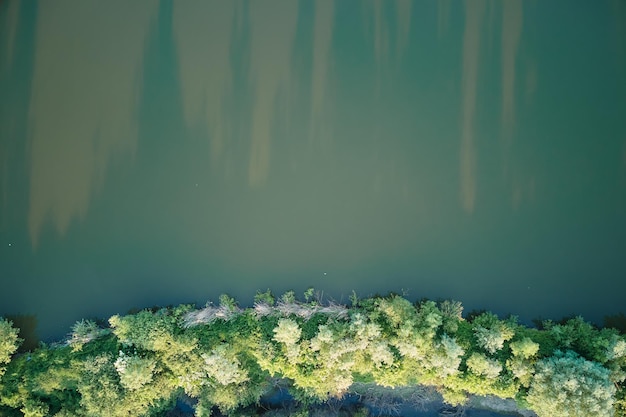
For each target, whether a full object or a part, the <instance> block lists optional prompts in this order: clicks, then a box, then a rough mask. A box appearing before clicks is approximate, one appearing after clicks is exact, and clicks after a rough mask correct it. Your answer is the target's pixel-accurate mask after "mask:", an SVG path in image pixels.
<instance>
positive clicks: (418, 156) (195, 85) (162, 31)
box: [0, 0, 626, 338]
mask: <svg viewBox="0 0 626 417" xmlns="http://www.w3.org/2000/svg"><path fill="white" fill-rule="evenodd" d="M625 22H626V7H625V4H624V2H622V1H619V0H616V1H594V2H587V1H571V0H568V1H565V0H563V1H553V2H549V3H545V2H530V1H527V2H522V1H513V0H509V1H507V2H495V1H487V0H484V1H479V0H472V1H471V2H453V1H447V0H440V1H439V2H427V3H422V2H412V1H408V0H397V1H389V2H383V1H380V2H377V1H371V2H370V1H363V2H356V1H355V2H350V1H341V2H332V1H329V0H316V1H293V0H275V1H267V2H263V3H262V4H261V3H257V2H253V1H230V2H218V1H204V0H198V1H185V2H180V3H178V2H175V3H172V2H169V1H156V0H142V1H136V2H132V3H131V4H129V3H128V2H126V1H122V0H119V1H107V2H85V1H79V0H65V1H55V2H44V1H39V2H37V1H31V2H18V1H14V0H13V1H12V0H8V1H3V2H0V92H1V93H0V179H1V181H0V190H1V192H0V201H1V205H0V279H1V289H0V314H16V313H23V314H28V315H31V316H30V317H32V316H35V317H36V318H37V322H38V330H39V333H40V335H41V337H43V338H58V337H61V336H62V335H63V334H64V333H65V332H67V331H68V328H69V326H70V325H71V324H72V323H73V322H74V321H75V320H77V319H79V318H81V317H87V316H104V317H108V316H109V315H112V314H115V313H124V312H125V311H127V310H128V309H130V308H133V307H139V308H141V307H146V306H151V305H154V304H160V305H166V304H177V303H181V302H199V303H204V302H206V301H207V300H208V299H212V300H216V299H217V297H218V296H219V294H220V293H223V292H227V293H229V294H231V295H232V296H234V297H236V298H238V299H239V300H240V302H241V303H242V304H244V305H245V304H249V303H250V302H251V301H252V297H253V295H254V293H255V292H256V290H259V289H260V290H265V289H267V288H271V289H272V290H274V291H275V292H276V293H281V292H282V291H285V290H288V289H294V290H296V291H297V292H298V293H302V292H303V291H304V290H305V289H306V288H307V287H309V286H314V287H316V288H317V289H319V290H321V291H323V292H324V295H325V296H329V297H333V298H334V299H336V300H338V301H343V302H347V301H348V296H349V295H350V294H351V292H352V290H356V292H357V293H358V294H359V295H361V296H367V295H371V294H374V293H377V292H379V293H386V292H388V291H396V292H406V293H407V294H408V296H409V298H413V299H417V298H421V297H430V298H434V299H436V298H439V297H441V298H454V299H457V300H461V301H463V303H464V305H465V306H466V311H468V310H471V309H474V308H477V309H478V308H486V309H490V310H492V311H494V312H497V313H499V314H507V313H514V314H517V315H519V316H520V318H521V319H522V320H525V321H529V320H530V319H532V318H535V317H539V316H541V317H544V318H548V317H552V318H559V317H561V316H564V315H568V314H582V315H584V316H585V317H586V318H588V319H590V320H595V321H601V319H602V317H603V316H604V315H607V314H615V313H617V312H619V311H624V301H626V297H625V295H624V294H625V293H626V292H625V290H626V279H625V278H626V256H624V253H625V252H626V216H625V214H626V23H625ZM31 322H32V320H31Z"/></svg>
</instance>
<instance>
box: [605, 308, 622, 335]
mask: <svg viewBox="0 0 626 417" xmlns="http://www.w3.org/2000/svg"><path fill="white" fill-rule="evenodd" d="M603 325H604V327H612V328H613V329H617V330H618V331H619V332H620V334H626V315H624V313H618V314H613V315H610V316H604V320H603Z"/></svg>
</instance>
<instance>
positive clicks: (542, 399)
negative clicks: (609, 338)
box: [527, 351, 615, 417]
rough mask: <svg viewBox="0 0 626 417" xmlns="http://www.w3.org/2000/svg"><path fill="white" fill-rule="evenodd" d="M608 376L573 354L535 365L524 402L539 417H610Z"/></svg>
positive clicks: (611, 396)
mask: <svg viewBox="0 0 626 417" xmlns="http://www.w3.org/2000/svg"><path fill="white" fill-rule="evenodd" d="M609 376H610V372H609V370H608V369H606V368H604V367H603V366H602V365H600V364H598V363H594V362H591V361H588V360H586V359H584V358H582V357H580V356H579V355H577V354H576V353H575V352H573V351H567V352H566V353H561V352H557V353H556V354H555V355H554V356H552V357H549V358H546V359H544V360H542V361H540V362H538V363H537V372H536V373H535V376H534V378H533V380H532V383H531V385H530V390H529V391H528V397H527V401H528V403H529V404H530V405H531V407H532V409H533V410H534V411H535V412H536V413H537V414H538V415H539V417H579V416H585V417H592V416H593V417H612V416H613V402H614V395H615V386H614V385H613V383H612V382H611V380H610V378H609Z"/></svg>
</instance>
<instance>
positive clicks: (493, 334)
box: [472, 312, 515, 354]
mask: <svg viewBox="0 0 626 417" xmlns="http://www.w3.org/2000/svg"><path fill="white" fill-rule="evenodd" d="M472 325H473V327H474V335H475V337H476V341H477V343H478V345H479V346H480V347H482V348H483V349H485V350H486V351H487V352H489V353H491V354H494V353H496V352H497V351H499V350H500V349H502V348H503V347H504V342H506V341H507V340H509V339H511V338H512V337H513V336H514V334H515V332H514V330H513V329H512V328H511V326H510V325H508V324H507V323H504V322H502V321H500V320H498V317H497V316H496V315H495V314H493V313H490V312H485V313H483V314H481V315H479V316H478V317H476V318H475V319H474V320H473V322H472Z"/></svg>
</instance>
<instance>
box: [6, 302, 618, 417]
mask: <svg viewBox="0 0 626 417" xmlns="http://www.w3.org/2000/svg"><path fill="white" fill-rule="evenodd" d="M313 298H314V297H313V291H312V290H310V291H307V292H306V293H305V301H303V302H298V301H297V300H296V299H295V296H294V294H293V293H292V292H289V293H286V294H284V295H283V296H282V297H280V298H279V299H278V300H276V299H275V297H274V296H273V295H272V294H271V293H270V292H269V291H268V292H266V293H259V294H257V296H256V297H255V305H254V307H253V308H248V309H240V308H239V307H238V306H237V305H236V303H235V300H233V299H232V298H230V297H228V296H225V295H224V296H222V297H220V303H219V305H218V306H213V305H210V304H209V305H207V306H206V307H205V308H203V309H200V310H198V309H196V308H195V307H194V306H192V305H180V306H177V307H170V308H163V309H156V308H155V309H149V310H144V311H141V312H138V313H137V314H129V315H126V316H119V315H116V316H113V317H111V318H110V319H109V320H108V325H107V326H99V325H97V324H96V323H95V322H93V321H86V320H82V321H80V322H78V323H76V324H75V325H74V326H73V329H72V332H71V334H70V335H69V337H68V339H67V340H66V341H65V342H63V343H58V344H51V345H44V344H42V345H41V346H40V347H39V348H37V349H36V350H34V351H32V352H27V353H24V354H15V351H16V349H17V346H18V344H19V342H20V341H19V339H18V337H17V334H18V333H17V330H16V329H14V328H13V327H12V325H11V323H10V322H9V321H7V320H4V319H0V378H1V379H0V415H6V416H21V415H24V416H28V417H36V416H56V417H64V416H152V415H154V416H158V415H164V412H165V411H166V410H169V409H171V408H173V406H174V404H175V402H176V400H177V399H178V398H183V397H187V398H192V399H194V400H195V401H194V407H195V414H196V415H197V416H209V415H211V413H212V412H215V411H216V410H219V411H221V412H222V413H225V414H226V413H229V414H237V410H240V409H242V407H246V406H249V405H254V404H256V403H258V401H259V399H260V398H261V396H263V395H264V394H266V393H268V392H269V391H270V390H271V389H272V388H273V386H274V384H276V381H284V382H287V383H288V385H289V391H290V393H291V394H292V395H293V397H294V398H296V399H297V400H298V401H300V402H302V403H304V404H310V403H313V402H323V401H328V400H330V399H333V398H341V397H342V396H343V395H344V394H346V393H348V392H350V390H351V387H354V386H356V383H359V385H362V384H364V383H365V384H376V385H380V386H386V387H401V386H402V387H407V386H416V385H420V386H430V387H434V389H436V390H437V391H438V392H439V393H441V395H442V396H443V398H444V400H445V401H446V402H447V403H449V404H453V405H455V404H463V403H464V402H465V401H466V399H467V396H468V394H477V395H488V394H491V395H496V396H499V397H502V398H514V399H515V400H516V401H517V403H518V404H519V405H520V406H521V407H525V408H530V409H533V410H534V411H535V412H536V413H537V414H538V415H539V416H540V417H544V416H546V417H548V416H549V417H558V416H583V415H584V416H590V417H591V416H606V417H609V416H613V415H616V416H626V400H625V396H626V388H625V385H624V380H625V379H626V340H625V339H624V337H623V336H621V335H620V334H619V332H618V331H616V330H614V329H607V328H605V329H598V328H596V327H594V326H593V325H591V324H589V323H587V322H585V321H584V320H583V319H582V318H580V317H576V318H573V319H569V320H565V321H563V322H560V323H553V322H550V321H545V322H543V323H542V326H541V327H542V328H541V329H537V328H529V327H526V326H523V325H520V324H518V323H517V321H516V318H515V317H509V318H506V319H500V318H498V317H497V316H496V315H494V314H492V313H489V312H483V313H476V314H471V315H470V316H468V317H466V318H463V316H462V306H461V304H460V303H459V302H455V301H443V302H438V303H436V302H434V301H428V300H425V301H421V302H418V303H416V304H412V303H411V302H409V301H408V300H406V299H405V298H403V297H401V296H398V295H393V294H392V295H389V296H386V297H372V298H367V299H362V300H359V299H357V298H356V296H354V297H352V300H351V301H352V306H351V307H350V308H347V307H345V306H342V305H337V304H332V303H330V304H328V303H321V302H320V301H315V300H314V299H313Z"/></svg>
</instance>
